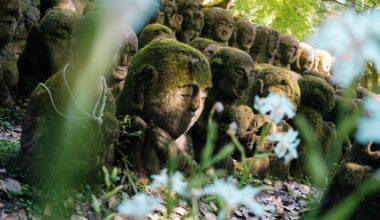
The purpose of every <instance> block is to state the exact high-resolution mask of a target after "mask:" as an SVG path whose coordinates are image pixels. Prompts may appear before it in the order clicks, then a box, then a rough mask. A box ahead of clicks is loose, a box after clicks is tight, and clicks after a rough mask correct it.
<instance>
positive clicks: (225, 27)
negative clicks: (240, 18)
mask: <svg viewBox="0 0 380 220" xmlns="http://www.w3.org/2000/svg"><path fill="white" fill-rule="evenodd" d="M233 30H234V17H233V16H232V14H230V13H229V12H227V11H222V12H219V13H217V14H216V15H215V20H214V26H213V31H212V38H213V40H215V41H217V42H222V43H224V42H227V41H228V40H229V39H230V38H231V35H232V32H233Z"/></svg>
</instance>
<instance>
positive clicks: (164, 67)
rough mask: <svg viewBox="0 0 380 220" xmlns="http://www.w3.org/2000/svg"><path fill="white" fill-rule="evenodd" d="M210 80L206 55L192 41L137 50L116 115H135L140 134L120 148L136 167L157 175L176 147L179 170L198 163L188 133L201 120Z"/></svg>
mask: <svg viewBox="0 0 380 220" xmlns="http://www.w3.org/2000/svg"><path fill="white" fill-rule="evenodd" d="M211 84H212V82H211V72H210V67H209V65H208V62H207V59H206V57H205V56H204V55H203V54H202V53H200V52H199V51H197V50H196V49H194V48H192V47H190V46H188V45H185V44H183V43H179V42H177V41H175V40H172V39H159V40H155V41H153V42H151V43H150V44H148V45H147V46H145V48H144V49H142V50H140V51H139V52H137V54H136V55H135V57H134V58H133V61H132V64H131V66H130V69H129V73H128V76H127V78H126V80H125V86H124V89H123V91H122V94H121V95H120V97H119V99H118V115H119V116H125V115H130V116H131V117H132V127H131V128H129V130H130V131H129V132H137V131H140V132H141V137H138V138H135V139H133V137H132V139H130V140H129V144H127V145H126V146H122V147H121V148H120V150H121V151H122V152H123V153H124V154H125V155H126V156H127V157H128V160H129V162H130V163H131V165H132V169H133V170H134V171H136V172H137V173H138V174H141V175H150V174H154V173H158V172H159V171H160V170H161V169H162V168H163V167H164V166H165V165H166V163H167V162H168V156H169V153H173V151H174V152H175V154H176V155H177V160H178V161H179V162H180V167H179V168H180V169H181V170H188V168H189V166H193V165H194V163H195V162H194V161H193V160H192V159H191V157H192V155H193V146H192V140H191V138H190V136H189V135H188V134H187V131H188V130H189V129H190V128H191V127H192V126H193V125H194V123H195V122H196V121H197V120H198V118H199V116H200V114H201V112H202V110H203V106H204V101H205V99H206V96H207V91H208V89H210V87H211ZM189 158H190V159H189Z"/></svg>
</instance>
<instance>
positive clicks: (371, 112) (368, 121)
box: [356, 95, 380, 144]
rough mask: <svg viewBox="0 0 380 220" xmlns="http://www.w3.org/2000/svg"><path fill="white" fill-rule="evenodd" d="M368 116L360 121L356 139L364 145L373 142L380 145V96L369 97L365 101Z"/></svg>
mask: <svg viewBox="0 0 380 220" xmlns="http://www.w3.org/2000/svg"><path fill="white" fill-rule="evenodd" d="M364 110H365V112H366V115H365V116H363V117H362V118H361V119H359V121H358V130H357V133H356V139H357V141H359V142H360V143H362V144H366V143H369V142H371V141H373V142H375V143H380V96H375V95H373V96H369V97H367V98H366V99H365V100H364Z"/></svg>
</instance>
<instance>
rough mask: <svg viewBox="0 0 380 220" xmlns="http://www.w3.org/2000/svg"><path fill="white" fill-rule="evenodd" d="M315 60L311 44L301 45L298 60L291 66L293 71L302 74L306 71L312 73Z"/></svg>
mask: <svg viewBox="0 0 380 220" xmlns="http://www.w3.org/2000/svg"><path fill="white" fill-rule="evenodd" d="M314 60H315V50H314V48H313V47H312V46H310V45H309V44H306V43H300V49H299V50H298V54H297V60H296V62H294V63H293V64H292V65H291V67H292V70H293V71H295V72H297V73H301V74H302V73H303V72H305V71H310V70H312V68H313V66H314Z"/></svg>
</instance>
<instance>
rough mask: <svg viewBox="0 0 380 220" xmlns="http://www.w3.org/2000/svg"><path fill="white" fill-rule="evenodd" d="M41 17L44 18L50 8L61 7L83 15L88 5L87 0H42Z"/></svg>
mask: <svg viewBox="0 0 380 220" xmlns="http://www.w3.org/2000/svg"><path fill="white" fill-rule="evenodd" d="M40 1H41V3H40V11H41V18H43V17H44V16H45V15H46V14H47V12H48V10H49V9H52V8H60V9H66V10H71V11H73V12H75V13H76V14H78V15H82V14H83V11H84V9H85V7H86V1H85V0H40Z"/></svg>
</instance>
